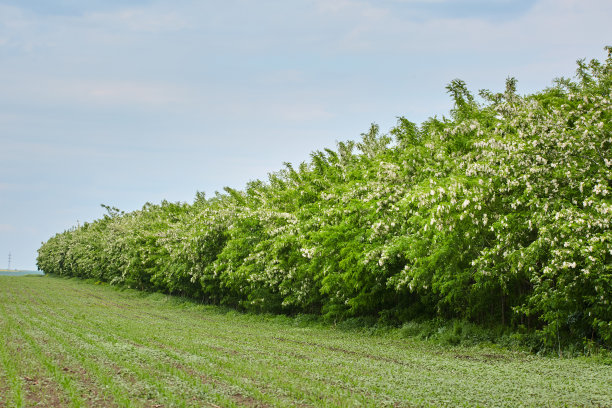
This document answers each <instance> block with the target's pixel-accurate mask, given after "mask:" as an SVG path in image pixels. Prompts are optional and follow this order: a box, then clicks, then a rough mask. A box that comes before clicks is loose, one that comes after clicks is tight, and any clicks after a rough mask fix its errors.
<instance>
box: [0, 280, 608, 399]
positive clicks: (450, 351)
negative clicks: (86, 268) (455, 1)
mask: <svg viewBox="0 0 612 408" xmlns="http://www.w3.org/2000/svg"><path fill="white" fill-rule="evenodd" d="M37 405H39V406H45V407H54V406H56V407H64V406H72V407H79V406H85V407H89V406H93V407H113V406H136V407H140V406H146V407H169V406H179V407H183V406H210V407H232V406H248V407H252V406H302V407H309V406H315V407H318V406H334V407H335V406H375V407H378V406H398V407H420V406H436V407H438V406H470V407H472V406H507V407H518V406H553V407H556V406H571V407H574V406H575V407H604V406H606V407H609V406H612V366H610V365H605V364H602V363H600V362H598V361H597V360H594V359H585V358H574V359H558V358H548V357H537V356H533V355H529V354H526V353H521V352H511V351H503V350H495V349H491V348H477V347H472V348H465V347H454V348H453V347H442V346H439V345H434V344H432V343H428V342H423V341H418V340H412V339H401V338H399V337H394V336H367V335H363V334H359V333H355V332H350V331H341V330H337V329H334V328H332V327H327V328H326V327H318V326H313V325H308V324H305V325H300V324H299V320H292V319H288V318H271V317H262V316H248V315H246V316H245V315H240V314H238V313H235V312H227V311H223V310H221V309H219V308H213V307H207V306H201V305H194V304H192V303H189V302H182V303H181V302H180V301H177V300H176V299H173V298H170V297H167V296H164V295H159V294H142V293H139V292H135V291H118V290H116V289H113V288H110V287H108V286H102V285H94V284H91V283H85V282H81V281H76V280H66V279H59V278H52V277H2V276H0V406H8V407H14V406H37Z"/></svg>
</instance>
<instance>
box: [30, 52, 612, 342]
mask: <svg viewBox="0 0 612 408" xmlns="http://www.w3.org/2000/svg"><path fill="white" fill-rule="evenodd" d="M607 51H608V57H607V59H606V60H605V61H604V62H600V61H597V60H593V61H590V62H586V61H579V62H578V69H577V76H576V78H575V79H573V80H569V79H558V80H556V81H555V82H554V85H553V86H552V87H550V88H548V89H545V90H543V91H541V92H538V93H536V94H532V95H527V96H520V95H518V94H517V93H516V81H515V80H514V79H508V80H507V82H506V89H505V91H504V92H501V93H493V92H489V91H480V93H479V96H480V98H478V99H477V98H476V97H475V96H474V95H472V94H471V93H470V92H469V91H468V90H467V88H466V85H465V83H463V82H462V81H460V80H454V81H452V82H451V83H450V84H449V85H448V87H447V90H448V92H449V93H450V95H451V96H452V98H453V100H454V108H453V110H452V111H451V112H450V115H449V117H448V118H442V119H438V118H431V119H429V120H428V121H426V122H424V123H423V124H421V125H420V126H417V125H415V124H414V123H411V122H410V121H408V120H406V119H405V118H400V119H399V120H398V123H397V126H396V127H395V128H393V129H392V130H391V131H390V132H389V134H387V135H385V134H381V133H380V132H379V129H378V127H377V126H376V125H373V126H372V127H371V128H370V129H369V131H368V132H366V133H364V134H363V135H362V137H361V140H359V141H356V142H353V141H349V142H340V143H338V145H337V148H336V149H335V150H332V149H325V150H323V151H317V152H314V153H312V154H311V158H310V160H309V161H308V162H304V163H301V164H300V165H299V166H295V167H294V166H293V165H291V164H289V163H287V164H285V168H283V169H282V170H280V171H278V172H276V173H273V174H270V175H269V179H268V180H266V181H260V180H257V181H252V182H250V183H248V184H247V185H246V187H245V188H244V189H243V190H241V191H238V190H234V189H231V188H226V191H225V193H223V194H217V195H216V196H214V197H212V198H206V197H204V195H203V194H200V193H199V194H198V195H197V196H196V199H195V201H194V202H193V203H192V204H187V203H170V202H162V203H161V204H159V205H157V204H149V203H147V204H146V205H145V206H144V207H143V208H142V209H141V210H139V211H134V212H130V213H123V212H120V211H118V210H117V209H114V208H110V207H107V210H108V214H107V215H105V216H104V217H103V218H101V219H99V220H96V221H94V222H91V223H86V224H84V225H83V226H80V227H78V228H73V229H70V230H68V231H65V232H63V233H59V234H57V235H56V236H54V237H52V238H50V239H49V240H48V241H47V242H46V243H44V244H43V245H42V246H41V248H40V249H39V255H38V267H39V269H41V270H43V271H45V272H47V273H55V274H59V275H67V276H78V277H87V278H94V279H98V280H102V281H108V282H110V283H112V284H122V285H127V286H130V287H134V288H139V289H143V290H159V291H164V292H168V293H174V294H181V295H184V296H189V297H193V298H197V299H201V300H203V301H205V302H210V303H215V304H223V305H231V306H237V307H240V308H243V309H246V310H256V311H269V312H280V313H316V314H323V315H326V316H328V317H331V318H335V319H341V318H346V317H350V316H378V317H383V318H385V319H389V320H392V321H406V320H409V319H413V318H417V317H422V316H428V317H433V316H441V317H445V318H461V319H468V320H471V321H476V322H483V323H487V322H492V321H496V322H502V323H503V324H506V325H512V326H514V327H517V326H519V325H524V326H529V327H532V328H537V329H541V330H543V331H544V332H545V333H553V334H557V333H559V332H561V333H562V334H564V335H570V336H572V337H574V338H588V339H595V340H597V341H600V342H603V343H606V344H608V345H610V344H612V305H611V304H610V302H611V301H612V231H611V228H610V226H611V225H612V200H611V198H610V195H611V192H612V153H611V149H610V148H611V146H612V133H611V131H612V124H611V121H610V118H611V106H612V105H611V103H610V101H611V98H612V94H611V84H612V56H611V49H610V48H607Z"/></svg>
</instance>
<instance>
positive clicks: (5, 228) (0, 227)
mask: <svg viewBox="0 0 612 408" xmlns="http://www.w3.org/2000/svg"><path fill="white" fill-rule="evenodd" d="M15 230H16V228H15V227H14V226H13V225H10V224H0V232H13V231H15Z"/></svg>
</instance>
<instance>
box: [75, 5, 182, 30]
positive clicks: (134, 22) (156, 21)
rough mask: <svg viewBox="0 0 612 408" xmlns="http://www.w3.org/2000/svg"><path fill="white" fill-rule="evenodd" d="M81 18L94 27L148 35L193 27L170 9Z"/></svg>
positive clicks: (118, 12)
mask: <svg viewBox="0 0 612 408" xmlns="http://www.w3.org/2000/svg"><path fill="white" fill-rule="evenodd" d="M82 18H83V20H85V21H87V22H90V23H92V24H95V25H100V26H104V27H109V26H110V27H119V28H122V29H126V30H130V31H142V32H149V33H159V32H168V31H179V30H183V29H186V28H190V27H192V26H193V24H192V22H191V21H189V18H188V17H187V16H186V15H184V14H181V13H180V12H178V11H175V10H173V9H171V8H151V7H146V8H144V7H140V8H128V9H122V10H118V11H114V12H105V13H87V14H85V15H84V16H83V17H82Z"/></svg>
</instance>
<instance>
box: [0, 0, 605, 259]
mask: <svg viewBox="0 0 612 408" xmlns="http://www.w3.org/2000/svg"><path fill="white" fill-rule="evenodd" d="M610 21H612V2H611V1H609V0H516V1H510V0H430V1H427V0H290V1H287V0H224V1H212V0H173V1H170V0H160V1H149V0H121V1H119V0H89V1H83V0H0V269H2V268H6V267H7V266H8V255H9V252H10V253H11V258H12V259H11V265H10V266H11V268H12V269H15V268H17V269H26V270H35V269H36V251H37V249H38V248H39V247H40V244H41V243H42V242H44V241H46V240H47V239H48V238H50V237H51V236H53V235H55V234H56V233H58V232H62V231H64V230H66V229H68V228H71V227H73V226H76V225H77V224H78V223H83V222H89V221H92V220H94V219H97V218H99V217H101V216H102V215H103V214H104V212H105V211H104V209H103V208H101V206H100V204H106V205H111V206H114V207H117V208H119V209H121V210H124V211H133V210H137V209H140V208H141V207H142V206H143V204H145V203H146V202H152V203H159V202H160V201H161V200H164V199H165V200H168V201H172V202H175V201H182V202H192V201H193V199H194V197H195V195H196V192H198V191H200V192H204V193H205V194H206V196H207V197H211V196H213V195H214V194H215V191H222V189H223V187H224V186H230V187H233V188H237V189H241V188H243V187H244V186H245V184H246V183H247V182H248V181H250V180H255V179H264V180H265V179H266V178H267V175H268V173H270V172H274V171H277V170H279V169H281V168H282V167H283V162H291V163H294V164H298V163H300V162H302V161H307V160H308V159H309V154H310V153H311V152H312V151H314V150H322V149H323V148H334V147H335V145H336V142H337V141H346V140H356V139H358V138H359V137H360V134H361V133H363V132H365V131H367V130H368V128H369V127H370V124H371V123H377V124H378V125H379V126H380V128H381V130H382V131H383V132H385V133H386V132H388V131H389V130H390V129H391V128H392V127H393V126H394V125H395V123H396V122H397V118H398V117H400V116H404V117H406V118H407V119H409V120H411V121H413V122H416V123H421V122H423V121H424V120H426V119H427V118H429V117H432V116H438V117H442V116H445V115H446V116H447V115H448V112H449V110H450V108H451V107H452V103H451V100H450V98H449V96H448V95H447V94H446V90H445V86H446V85H447V84H448V83H450V81H452V80H453V79H455V78H459V79H462V80H464V81H465V82H466V83H467V85H468V87H469V89H471V90H472V91H473V92H474V93H476V92H477V91H478V90H479V89H483V88H486V89H490V90H492V91H501V90H503V88H504V84H505V80H506V78H507V77H515V78H516V79H517V80H518V92H519V93H522V94H527V93H532V92H536V91H539V90H542V89H544V88H546V87H548V86H551V85H552V81H553V79H554V78H558V77H572V76H573V75H574V72H575V68H576V60H577V59H581V58H586V59H592V58H596V59H599V60H603V59H604V58H605V52H604V46H606V45H612V24H610Z"/></svg>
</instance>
